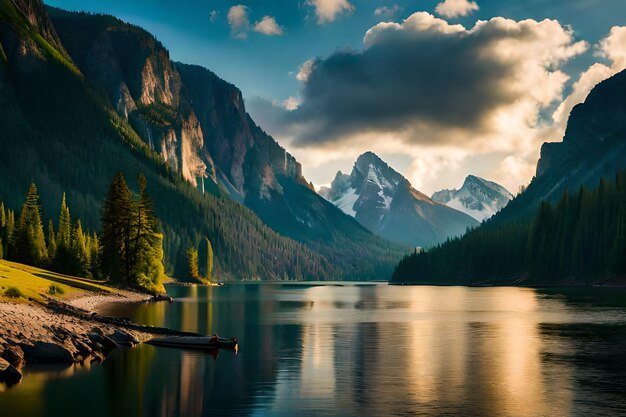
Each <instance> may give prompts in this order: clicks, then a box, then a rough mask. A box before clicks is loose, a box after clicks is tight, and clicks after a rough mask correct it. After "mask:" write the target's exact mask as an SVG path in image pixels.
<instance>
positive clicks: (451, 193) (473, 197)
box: [432, 175, 513, 221]
mask: <svg viewBox="0 0 626 417" xmlns="http://www.w3.org/2000/svg"><path fill="white" fill-rule="evenodd" d="M432 199H433V200H434V201H437V202H439V203H443V204H446V205H447V206H449V207H453V208H455V209H457V210H460V211H463V212H464V213H467V214H469V215H470V216H472V217H474V218H475V219H476V220H478V221H483V220H484V219H487V218H489V217H491V216H493V215H494V214H495V213H497V212H498V211H499V210H500V209H501V208H502V207H504V206H506V205H507V204H508V202H509V201H510V200H511V199H513V195H512V194H511V193H510V192H509V191H508V190H507V189H506V188H504V187H503V186H501V185H499V184H497V183H495V182H493V181H488V180H486V179H484V178H481V177H477V176H475V175H468V176H467V177H466V178H465V181H463V186H462V187H461V188H460V189H458V190H457V189H452V190H448V189H446V190H441V191H437V192H435V193H433V195H432Z"/></svg>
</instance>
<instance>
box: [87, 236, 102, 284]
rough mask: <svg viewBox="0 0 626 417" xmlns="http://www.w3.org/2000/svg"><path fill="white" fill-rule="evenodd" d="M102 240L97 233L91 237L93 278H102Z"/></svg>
mask: <svg viewBox="0 0 626 417" xmlns="http://www.w3.org/2000/svg"><path fill="white" fill-rule="evenodd" d="M100 253H101V247H100V240H99V239H98V235H97V234H95V233H94V234H93V235H92V236H90V239H89V272H90V275H91V277H92V278H93V279H100V276H101V274H100V268H101V266H100Z"/></svg>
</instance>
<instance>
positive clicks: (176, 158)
mask: <svg viewBox="0 0 626 417" xmlns="http://www.w3.org/2000/svg"><path fill="white" fill-rule="evenodd" d="M1 1H2V2H3V3H0V20H3V24H2V25H0V26H1V29H2V30H0V45H1V48H2V50H3V51H4V52H5V54H4V55H5V57H6V59H4V60H2V62H1V63H0V101H2V102H3V104H6V106H4V105H3V107H2V115H3V119H6V120H7V123H3V125H2V126H0V133H2V135H0V137H1V138H4V140H2V144H3V147H4V149H5V151H6V152H3V154H4V155H3V156H0V159H1V160H2V164H1V166H0V174H1V175H0V177H1V178H4V179H5V180H4V181H0V195H2V196H3V197H4V198H3V199H4V200H5V202H6V203H7V204H8V205H9V206H11V207H17V206H18V205H19V204H20V200H21V199H22V198H23V195H22V194H21V191H19V190H22V189H24V190H25V189H26V185H27V183H28V182H30V181H35V182H37V183H38V185H39V186H40V190H41V197H42V204H43V206H44V210H45V211H46V212H47V213H51V214H52V217H55V212H56V211H57V210H58V207H57V205H58V201H60V196H61V194H62V193H63V192H67V195H68V202H69V203H70V206H71V207H72V210H73V211H74V212H75V213H77V214H78V215H79V216H80V217H81V218H82V219H84V222H85V226H86V227H88V228H91V229H94V228H97V227H98V225H99V216H98V211H99V209H98V206H99V202H100V200H101V198H102V197H103V196H104V193H105V189H106V186H107V182H108V181H110V179H111V178H112V177H113V174H114V173H115V171H117V170H122V171H124V172H125V174H126V176H127V178H129V180H130V182H131V186H133V184H132V182H133V178H136V175H137V173H138V172H139V171H144V172H145V173H146V176H147V177H148V184H149V191H150V192H151V194H153V195H154V196H155V200H156V207H157V214H158V215H159V216H160V217H161V218H162V220H163V229H164V232H165V240H164V246H165V251H166V253H167V254H168V256H167V259H166V261H167V265H168V271H169V272H170V273H174V274H177V275H182V273H183V272H184V270H185V268H186V266H185V264H186V261H185V258H184V253H185V251H186V249H187V247H188V246H189V245H191V244H194V242H199V241H200V240H201V239H202V237H203V236H207V235H208V236H209V237H210V238H211V240H212V241H213V246H214V249H215V253H216V270H217V271H218V272H219V273H221V274H224V275H226V276H229V277H231V278H234V277H237V278H248V279H252V278H263V279H327V278H329V277H336V278H341V277H343V278H348V277H349V278H357V277H359V278H374V277H378V278H380V277H381V276H382V275H383V274H386V273H387V272H388V271H390V270H391V268H392V266H393V264H394V263H395V261H396V260H397V259H398V258H399V256H400V253H401V251H402V250H403V249H401V248H400V247H399V246H394V245H393V244H390V243H389V242H387V241H384V240H383V239H380V238H377V237H375V236H373V235H372V234H371V233H369V232H367V231H366V230H365V229H363V228H362V227H361V226H360V225H358V223H356V222H355V221H353V220H352V221H348V222H344V223H342V224H341V225H340V226H335V225H334V224H333V223H328V224H327V223H324V222H323V221H322V219H323V218H324V216H325V217H326V218H333V217H336V216H337V215H341V213H340V212H339V211H338V210H337V209H335V208H334V207H332V206H330V205H325V204H322V205H321V206H320V207H321V208H319V210H321V211H322V214H321V217H320V215H319V213H316V210H314V209H313V208H311V207H298V206H297V201H296V202H293V201H289V200H288V199H287V198H284V197H281V196H284V194H283V190H284V189H287V188H289V189H290V190H291V189H292V188H293V192H291V191H290V192H291V193H290V194H289V195H290V196H291V198H294V199H298V198H300V197H301V196H304V197H307V198H308V199H312V201H316V199H317V198H319V199H320V200H321V198H320V197H318V196H317V195H316V194H314V193H312V192H311V190H310V188H309V184H308V183H306V181H305V180H304V179H303V178H300V177H299V168H298V165H297V164H296V163H295V162H297V161H295V159H290V158H289V157H288V156H287V153H286V151H285V150H284V149H283V148H282V147H280V145H278V144H277V143H276V142H275V141H273V139H272V138H271V137H269V136H267V135H265V137H264V139H263V138H261V136H262V134H264V132H262V130H261V129H260V128H258V127H256V128H257V129H258V131H256V132H255V134H256V135H258V136H257V137H259V138H261V139H259V141H258V143H261V145H258V143H257V142H254V143H251V142H250V140H249V139H250V136H245V135H244V136H245V137H243V141H242V142H241V143H244V145H251V147H250V148H249V149H248V151H249V150H250V149H253V150H252V151H251V152H247V153H248V154H249V155H252V156H251V157H250V158H243V161H244V162H243V169H244V171H246V170H247V172H248V173H250V176H249V177H250V178H249V179H242V181H239V182H238V181H236V180H237V178H236V176H233V175H232V172H233V171H229V170H226V169H223V167H224V166H227V164H226V163H224V162H223V161H222V160H221V159H219V158H217V160H216V161H215V160H213V155H211V154H210V153H209V152H208V151H207V149H206V146H205V144H206V140H205V135H204V132H203V130H202V126H201V123H200V121H199V119H200V118H201V117H202V115H197V114H196V111H195V109H194V106H193V100H192V99H191V98H190V94H189V91H188V90H190V89H188V88H187V86H186V85H185V84H184V82H183V81H182V77H181V76H180V74H179V73H178V69H177V66H178V65H181V66H182V65H183V64H177V63H172V62H171V60H170V59H169V54H168V53H167V51H166V50H165V49H164V48H163V47H162V45H161V44H160V43H159V42H158V41H157V40H156V38H154V37H153V36H152V35H151V34H149V33H147V32H146V31H144V30H143V29H141V28H138V27H135V26H132V25H128V24H126V23H124V22H122V21H121V20H119V19H117V18H114V17H112V16H107V15H87V14H84V13H83V14H81V13H71V12H64V11H59V10H58V9H50V8H48V9H45V8H43V6H42V7H39V8H37V7H35V8H34V9H36V10H38V11H39V13H42V15H41V16H38V18H40V19H47V13H48V12H47V10H49V11H50V13H51V14H52V17H53V19H52V22H53V23H54V25H53V26H52V27H53V28H54V27H56V29H57V31H58V34H59V35H58V37H59V39H60V40H61V42H66V43H67V45H65V46H64V49H66V50H67V51H69V52H68V54H69V55H70V56H71V58H72V61H71V62H68V61H67V60H66V59H64V58H63V54H62V53H61V52H59V51H57V50H55V49H54V47H53V46H51V48H52V51H50V53H48V52H45V50H44V52H45V53H44V52H42V49H41V48H42V47H40V45H39V44H37V42H35V41H34V40H33V39H38V37H39V36H41V35H39V34H38V32H37V28H35V27H32V25H30V23H26V24H25V25H26V29H27V30H24V31H21V30H17V29H15V27H21V26H20V25H23V21H24V19H23V18H21V17H19V16H21V14H20V13H21V12H20V11H19V10H17V9H15V8H14V7H13V3H12V2H10V1H8V0H1ZM20 1H21V2H22V3H24V4H40V2H38V1H36V0H20ZM15 16H18V17H15ZM82 19H84V21H82ZM4 23H8V24H4ZM79 23H80V24H79ZM55 25H56V26H55ZM72 26H74V27H72ZM131 26H132V27H131ZM78 27H80V28H84V27H90V28H91V29H90V30H91V32H89V31H85V32H80V31H79V32H78V33H77V32H76V31H77V30H78V29H77V28H78ZM16 44H18V45H19V44H26V45H28V46H29V48H27V49H26V50H25V49H24V48H21V49H20V48H15V47H14V45H16ZM62 45H63V44H62ZM85 45H87V46H86V47H83V46H85ZM48 46H50V44H49V43H48ZM48 46H46V47H48ZM124 48H130V49H129V50H126V49H124ZM72 55H73V56H72ZM105 58H106V60H105ZM105 62H106V63H108V64H110V65H108V66H107V65H102V67H103V68H98V65H97V64H99V63H100V64H103V63H105ZM59 64H60V65H59ZM184 71H185V70H183V72H184ZM207 71H208V70H207ZM215 83H216V84H218V85H219V86H223V85H226V84H228V85H231V86H232V84H229V83H226V82H225V81H223V80H221V79H219V78H217V77H215ZM226 90H228V89H226ZM235 90H236V91H238V90H237V89H236V88H235ZM15 91H19V92H20V94H19V95H17V94H15ZM239 94H240V92H239ZM215 97H216V100H218V101H219V100H220V97H219V95H215ZM239 97H240V96H239ZM235 101H236V100H234V101H231V102H230V103H232V106H230V104H229V105H227V108H229V109H232V108H234V107H237V106H236V104H237V103H235ZM239 103H240V105H241V106H243V101H242V100H240V101H239ZM229 106H230V107H229ZM198 113H200V112H198ZM238 115H239V116H241V117H240V118H239V119H238V122H240V121H241V120H242V118H244V117H245V121H246V123H249V122H251V119H250V118H249V116H248V115H247V113H245V110H244V111H242V112H240V113H238ZM233 120H234V119H233ZM218 124H219V123H218ZM68 126H70V127H71V128H70V129H68ZM240 126H243V127H241V129H243V130H246V129H247V128H246V127H245V126H244V125H240ZM224 136H228V137H230V136H231V135H230V134H228V135H226V134H225V135H224ZM0 140H1V139H0ZM246 141H247V142H246ZM263 143H265V145H263ZM257 145H258V146H257ZM61 161H62V162H61ZM203 164H204V166H203ZM272 164H274V165H275V166H274V165H272ZM276 167H278V168H280V167H282V169H283V170H282V171H281V170H279V169H278V168H276ZM275 168H276V170H275ZM257 173H260V175H257ZM220 175H223V176H230V179H232V181H229V183H230V184H231V185H233V187H232V188H231V189H229V188H228V184H225V183H224V182H223V181H220ZM194 179H195V181H194ZM242 185H243V188H242V187H241V186H242ZM16 190H18V191H16ZM235 191H237V192H241V194H240V195H239V201H243V202H244V203H245V204H246V206H248V207H251V208H253V209H255V208H256V209H257V210H258V213H260V214H253V213H252V211H250V210H248V209H246V208H244V207H242V206H240V205H239V204H238V203H236V202H235V201H237V197H236V196H233V195H234V194H236V193H235ZM268 195H270V196H271V197H272V198H273V199H274V200H272V199H269V200H268V199H267V198H266V197H267V196H268ZM250 196H252V197H250ZM259 201H260V202H263V203H264V204H266V205H268V206H269V207H267V208H266V210H265V211H263V210H259V209H258V207H255V204H257V203H258V202H259ZM276 201H277V203H275V202H276ZM322 201H323V200H322ZM276 207H278V208H281V207H296V209H300V212H298V213H295V214H293V213H292V214H291V215H290V219H291V220H290V221H297V219H296V218H297V217H301V218H303V219H304V218H305V217H307V216H309V215H310V216H311V218H312V219H313V220H314V219H315V215H317V216H318V219H319V220H320V221H319V223H320V224H322V225H323V226H324V227H325V228H324V229H323V230H320V231H319V233H318V235H316V236H315V238H307V237H305V236H303V235H302V233H300V234H299V235H293V236H292V239H290V238H285V237H283V236H280V235H278V234H277V233H275V230H279V229H280V228H281V224H279V223H277V222H278V221H280V220H282V219H278V220H276V219H272V218H271V216H269V215H268V212H269V213H271V212H273V211H274V210H275V209H276ZM335 212H336V213H335ZM259 215H260V217H259ZM272 222H273V223H274V224H272ZM298 223H299V224H304V226H303V227H304V228H303V229H302V230H308V229H307V227H308V226H307V225H308V223H311V224H313V223H312V222H310V221H309V222H307V221H304V222H298ZM302 230H301V231H302ZM351 234H354V235H356V236H357V239H356V240H355V242H357V243H356V246H354V245H353V246H349V245H347V244H346V242H347V241H348V240H349V236H350V235H351ZM327 237H330V239H327V240H325V239H326V238H327ZM294 239H297V241H296V240H294ZM265 251H269V252H271V253H272V255H273V256H272V257H269V256H267V254H265V253H264V252H265ZM367 252H370V253H372V254H373V256H374V257H375V259H376V260H377V261H380V264H379V265H378V266H375V265H373V263H372V262H370V263H369V264H367V265H366V263H362V264H359V263H357V262H355V260H356V259H358V258H359V257H361V256H362V253H367Z"/></svg>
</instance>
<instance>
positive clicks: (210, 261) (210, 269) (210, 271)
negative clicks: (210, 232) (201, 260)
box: [205, 237, 213, 282]
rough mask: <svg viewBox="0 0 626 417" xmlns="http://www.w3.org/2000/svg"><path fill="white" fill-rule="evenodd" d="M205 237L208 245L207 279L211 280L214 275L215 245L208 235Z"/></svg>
mask: <svg viewBox="0 0 626 417" xmlns="http://www.w3.org/2000/svg"><path fill="white" fill-rule="evenodd" d="M205 239H206V245H207V259H206V279H207V281H209V282H210V281H211V279H212V277H213V245H211V241H210V240H209V238H208V237H207V238H205Z"/></svg>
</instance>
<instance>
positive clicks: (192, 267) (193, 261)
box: [187, 248, 200, 280]
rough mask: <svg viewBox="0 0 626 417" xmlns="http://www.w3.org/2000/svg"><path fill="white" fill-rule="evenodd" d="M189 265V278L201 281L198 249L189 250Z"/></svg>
mask: <svg viewBox="0 0 626 417" xmlns="http://www.w3.org/2000/svg"><path fill="white" fill-rule="evenodd" d="M187 265H188V270H189V277H190V278H192V279H196V280H197V279H199V278H200V272H199V271H198V250H197V249H196V248H189V249H187Z"/></svg>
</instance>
